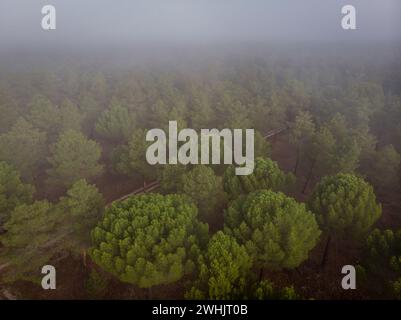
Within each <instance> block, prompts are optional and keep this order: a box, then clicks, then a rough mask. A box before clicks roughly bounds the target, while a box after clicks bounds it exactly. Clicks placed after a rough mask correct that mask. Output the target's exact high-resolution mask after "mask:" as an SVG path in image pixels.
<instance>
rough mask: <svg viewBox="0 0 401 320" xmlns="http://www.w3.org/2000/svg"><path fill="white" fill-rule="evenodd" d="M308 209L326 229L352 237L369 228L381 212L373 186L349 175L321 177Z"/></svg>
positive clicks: (337, 234)
mask: <svg viewBox="0 0 401 320" xmlns="http://www.w3.org/2000/svg"><path fill="white" fill-rule="evenodd" d="M310 209H311V210H312V211H313V212H314V213H315V214H316V216H317V220H318V222H319V224H320V225H321V227H322V228H323V229H324V230H325V231H327V232H329V233H330V234H333V235H336V236H341V235H348V236H353V237H358V236H360V235H363V234H365V233H366V232H367V231H369V229H370V228H371V227H372V225H373V224H374V223H375V222H376V220H377V219H378V218H379V217H380V215H381V212H382V208H381V206H380V204H377V202H376V196H375V194H374V192H373V188H372V186H371V185H369V184H368V183H367V182H365V181H364V180H363V179H361V178H359V177H357V176H354V175H351V174H338V175H335V176H329V177H325V178H323V179H322V181H321V182H320V183H319V184H318V185H317V186H316V188H315V190H314V192H313V195H312V197H311V200H310Z"/></svg>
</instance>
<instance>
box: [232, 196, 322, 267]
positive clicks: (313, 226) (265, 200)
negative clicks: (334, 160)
mask: <svg viewBox="0 0 401 320" xmlns="http://www.w3.org/2000/svg"><path fill="white" fill-rule="evenodd" d="M225 230H226V232H227V234H229V235H232V236H234V237H235V238H236V239H237V240H238V242H239V243H240V244H243V245H244V246H245V247H246V248H247V250H248V252H249V254H250V255H251V257H252V258H253V259H254V263H255V264H256V265H257V266H259V267H261V268H269V269H273V270H275V269H281V268H286V269H292V268H296V267H297V266H299V265H300V264H301V263H302V262H303V261H305V260H306V259H307V258H308V253H309V251H310V250H311V249H313V247H314V246H315V245H316V243H317V241H318V239H319V235H320V230H319V227H318V225H317V222H316V220H315V217H314V215H313V214H312V213H311V212H310V211H308V210H307V209H306V207H305V205H304V204H302V203H297V202H296V201H295V200H294V199H293V198H290V197H287V196H285V195H284V194H283V193H275V192H273V191H271V190H261V191H256V192H253V193H251V194H249V195H248V196H243V197H241V198H239V199H237V200H235V201H234V202H233V203H231V205H230V207H229V208H228V209H227V212H226V217H225Z"/></svg>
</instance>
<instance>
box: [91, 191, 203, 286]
mask: <svg viewBox="0 0 401 320" xmlns="http://www.w3.org/2000/svg"><path fill="white" fill-rule="evenodd" d="M197 214H198V211H197V209H196V207H195V205H194V204H193V203H192V202H191V201H189V200H188V199H187V198H186V197H185V196H180V195H167V196H162V195H159V194H149V195H139V196H133V197H131V198H128V199H127V200H125V201H123V202H117V203H114V204H112V206H111V207H110V208H107V209H106V212H105V214H104V217H103V219H102V220H101V221H100V222H99V224H98V225H97V226H96V227H95V228H94V230H93V231H92V238H93V248H92V249H91V256H92V258H93V260H94V261H95V262H96V263H97V264H99V265H100V266H101V267H102V268H104V269H105V270H106V271H108V272H110V273H112V274H114V275H115V276H117V277H118V278H119V279H120V280H121V281H124V282H128V283H133V284H136V285H137V286H139V287H141V288H149V287H152V286H155V285H159V284H167V283H171V282H175V281H177V280H180V279H181V278H182V277H183V276H184V275H186V274H189V273H191V272H193V271H194V268H195V263H196V259H197V257H198V256H199V255H200V252H201V251H200V250H201V249H202V248H203V246H204V245H205V241H207V237H208V235H207V225H205V224H202V223H201V222H199V221H198V219H197Z"/></svg>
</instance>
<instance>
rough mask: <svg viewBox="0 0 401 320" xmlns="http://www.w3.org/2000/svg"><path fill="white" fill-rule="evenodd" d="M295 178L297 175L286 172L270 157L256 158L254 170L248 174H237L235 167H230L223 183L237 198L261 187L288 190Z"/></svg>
mask: <svg viewBox="0 0 401 320" xmlns="http://www.w3.org/2000/svg"><path fill="white" fill-rule="evenodd" d="M294 180H295V177H294V176H293V175H292V174H291V173H289V174H285V173H284V172H283V171H281V170H280V168H279V166H278V164H277V162H275V161H273V160H271V159H269V158H256V159H255V168H254V171H253V173H252V174H250V175H247V176H239V175H236V173H235V167H234V166H230V167H228V168H227V170H226V172H225V173H224V177H223V184H224V190H225V191H226V192H227V194H228V195H229V197H230V199H235V198H237V197H238V196H240V195H241V194H247V193H250V192H252V191H255V190H261V189H272V190H274V191H284V190H287V191H288V189H290V188H291V187H292V185H293V184H294Z"/></svg>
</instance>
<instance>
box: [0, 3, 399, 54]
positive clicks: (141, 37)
mask: <svg viewBox="0 0 401 320" xmlns="http://www.w3.org/2000/svg"><path fill="white" fill-rule="evenodd" d="M46 4H52V5H54V6H55V7H56V9H57V30H56V31H50V32H45V31H43V30H42V29H41V24H40V22H41V18H42V15H41V8H42V6H43V5H46ZM345 4H352V5H354V6H355V7H356V9H357V26H358V30H356V31H351V32H346V31H343V30H342V29H341V27H340V21H341V7H342V5H345ZM278 40H279V41H283V42H311V41H337V40H350V41H364V42H366V41H367V42H381V41H397V42H401V1H400V0H304V1H301V0H270V1H269V0H0V46H1V48H2V49H5V48H6V49H7V48H12V47H25V46H27V47H29V46H45V47H47V46H53V47H61V48H63V47H64V46H67V47H81V46H88V47H90V46H91V45H108V44H121V45H131V44H132V45H138V44H143V43H167V44H168V43H195V44H196V43H201V44H214V43H222V42H223V43H227V42H228V43H232V42H234V43H235V42H241V41H248V42H249V41H256V42H266V43H269V42H275V41H278Z"/></svg>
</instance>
